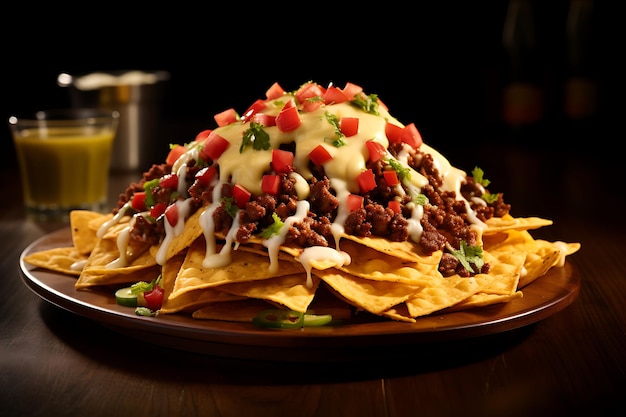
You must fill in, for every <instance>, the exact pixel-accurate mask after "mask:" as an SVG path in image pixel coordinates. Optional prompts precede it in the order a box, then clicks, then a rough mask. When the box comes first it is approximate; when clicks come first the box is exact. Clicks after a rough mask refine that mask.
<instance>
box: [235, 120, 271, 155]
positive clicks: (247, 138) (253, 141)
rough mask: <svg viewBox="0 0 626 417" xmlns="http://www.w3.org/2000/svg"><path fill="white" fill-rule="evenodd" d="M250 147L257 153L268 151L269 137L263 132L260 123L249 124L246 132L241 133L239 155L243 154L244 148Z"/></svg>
mask: <svg viewBox="0 0 626 417" xmlns="http://www.w3.org/2000/svg"><path fill="white" fill-rule="evenodd" d="M249 145H252V148H253V149H256V150H257V151H260V150H268V149H269V148H270V135H268V134H267V132H266V131H265V130H263V125H262V124H261V123H256V122H250V127H249V128H248V130H246V131H245V132H243V140H242V141H241V146H240V147H239V153H241V152H243V150H244V148H245V147H246V146H249Z"/></svg>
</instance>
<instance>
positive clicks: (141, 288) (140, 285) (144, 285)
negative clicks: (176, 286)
mask: <svg viewBox="0 0 626 417" xmlns="http://www.w3.org/2000/svg"><path fill="white" fill-rule="evenodd" d="M160 282H161V274H159V276H158V277H156V278H155V279H153V280H152V281H150V282H146V281H139V282H136V283H134V284H133V285H131V286H130V292H131V293H132V294H134V295H137V294H140V293H143V292H147V291H151V290H152V289H153V288H154V286H155V285H159V283H160Z"/></svg>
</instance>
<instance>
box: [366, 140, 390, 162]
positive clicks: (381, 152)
mask: <svg viewBox="0 0 626 417" xmlns="http://www.w3.org/2000/svg"><path fill="white" fill-rule="evenodd" d="M365 146H366V147H367V152H368V153H369V161H370V162H376V161H378V160H379V159H380V158H382V157H383V156H385V155H387V150H386V149H385V147H384V146H383V144H382V143H380V142H376V141H375V140H368V141H367V142H365Z"/></svg>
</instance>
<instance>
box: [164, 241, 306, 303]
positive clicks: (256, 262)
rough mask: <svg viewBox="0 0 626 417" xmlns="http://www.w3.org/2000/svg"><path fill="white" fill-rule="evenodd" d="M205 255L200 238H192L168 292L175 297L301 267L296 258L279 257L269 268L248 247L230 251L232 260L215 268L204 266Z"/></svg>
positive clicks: (289, 272) (290, 272)
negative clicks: (276, 263)
mask: <svg viewBox="0 0 626 417" xmlns="http://www.w3.org/2000/svg"><path fill="white" fill-rule="evenodd" d="M205 256H206V245H205V242H204V239H202V238H200V239H197V240H196V241H194V242H193V243H192V244H191V246H190V248H189V249H188V251H187V255H186V256H185V260H184V262H183V265H182V267H181V269H180V272H179V273H178V275H177V277H176V282H175V284H174V290H173V291H172V294H171V295H170V297H171V298H176V297H178V296H180V295H181V294H183V293H185V292H187V291H192V290H196V289H200V288H211V287H216V286H220V285H224V284H232V283H236V282H246V281H255V280H265V279H268V278H275V277H278V276H283V275H293V274H298V273H303V272H304V268H303V267H302V265H301V264H300V263H299V262H295V261H294V262H289V261H284V260H279V267H278V268H277V270H276V271H273V270H271V269H270V260H269V258H268V257H267V256H263V255H259V254H257V253H253V252H249V251H239V250H235V251H232V253H231V256H232V260H231V262H230V263H229V264H228V265H225V266H223V267H217V268H204V267H203V266H202V263H203V261H204V258H205Z"/></svg>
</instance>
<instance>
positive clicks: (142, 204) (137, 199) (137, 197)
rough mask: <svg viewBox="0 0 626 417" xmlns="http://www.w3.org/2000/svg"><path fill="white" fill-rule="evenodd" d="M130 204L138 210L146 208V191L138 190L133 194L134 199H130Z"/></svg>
mask: <svg viewBox="0 0 626 417" xmlns="http://www.w3.org/2000/svg"><path fill="white" fill-rule="evenodd" d="M130 206H131V207H132V208H134V209H135V210H137V211H145V210H146V192H145V191H137V192H135V194H133V199H132V200H131V201H130Z"/></svg>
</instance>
